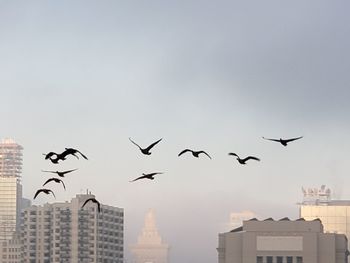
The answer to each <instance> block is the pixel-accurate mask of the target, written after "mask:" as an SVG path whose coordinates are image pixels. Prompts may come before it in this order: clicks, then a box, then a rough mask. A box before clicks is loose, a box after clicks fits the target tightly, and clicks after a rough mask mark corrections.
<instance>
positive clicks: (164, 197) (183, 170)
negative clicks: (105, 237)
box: [0, 0, 350, 263]
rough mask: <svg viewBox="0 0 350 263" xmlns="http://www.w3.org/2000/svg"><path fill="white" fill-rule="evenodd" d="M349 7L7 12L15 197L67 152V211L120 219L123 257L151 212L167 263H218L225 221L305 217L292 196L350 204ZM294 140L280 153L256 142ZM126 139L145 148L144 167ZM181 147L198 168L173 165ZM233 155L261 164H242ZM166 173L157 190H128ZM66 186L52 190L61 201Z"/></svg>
mask: <svg viewBox="0 0 350 263" xmlns="http://www.w3.org/2000/svg"><path fill="white" fill-rule="evenodd" d="M349 8H350V3H349V2H347V1H333V2H329V1H307V2H305V1H293V2H281V1H250V2H247V1H215V2H213V1H192V0H187V1H176V2H164V1H74V2H71V1H45V2H44V1H30V2H29V1H27V2H22V1H0V35H1V41H0V72H1V74H0V87H1V93H0V111H1V129H0V138H8V137H10V138H13V139H14V140H16V142H18V143H19V144H21V145H22V146H23V147H24V151H23V174H22V184H23V195H24V197H27V198H30V199H31V200H33V197H34V193H35V191H36V190H37V189H38V188H39V187H41V185H42V183H43V180H44V179H48V178H49V175H47V174H44V173H42V172H41V170H43V169H44V170H48V169H55V170H56V169H57V166H55V165H54V164H51V163H50V162H48V161H45V160H44V158H43V155H42V153H46V152H49V151H58V152H59V151H62V150H63V149H64V148H65V147H74V148H77V149H79V150H81V151H82V152H83V153H84V154H86V155H87V156H88V157H89V160H88V161H85V160H79V161H78V162H77V161H76V160H74V159H68V160H67V161H66V162H64V163H62V164H61V165H60V168H62V169H74V168H78V170H77V171H76V172H75V173H74V174H73V173H72V174H70V175H67V176H66V181H65V183H66V186H67V191H65V192H64V191H56V192H55V194H56V197H57V199H54V198H53V197H50V196H39V197H38V198H37V199H35V200H34V201H33V204H43V203H45V202H55V201H66V200H70V199H71V198H72V197H73V196H75V195H76V194H77V193H85V192H86V190H87V189H88V190H89V191H91V192H92V193H93V194H95V195H96V197H97V198H98V199H99V200H100V201H101V202H103V203H105V204H110V205H113V206H117V207H122V208H124V212H125V248H124V249H125V254H126V259H128V258H129V257H130V255H129V251H128V250H129V248H128V246H129V245H130V244H133V243H135V242H136V239H137V236H138V234H139V232H140V231H141V228H142V225H143V220H144V215H145V213H146V212H147V211H148V209H149V208H153V209H154V210H155V211H156V215H157V225H158V229H159V232H160V233H161V236H162V237H163V239H164V240H166V242H167V243H168V244H170V246H171V252H170V257H171V262H173V263H192V262H202V263H212V262H217V251H216V247H217V242H218V233H219V232H226V231H229V230H230V227H229V224H228V223H229V215H230V213H231V212H239V211H243V210H250V211H253V212H254V213H256V214H258V215H259V216H261V218H262V219H263V218H265V217H274V218H276V219H279V218H282V217H286V216H288V217H290V218H293V219H295V218H298V206H297V202H299V201H301V199H302V192H301V187H302V186H304V187H319V186H320V185H323V184H324V185H327V187H329V188H331V189H332V191H333V195H334V197H337V198H347V199H349V198H350V191H349V189H348V188H347V187H346V185H347V184H348V183H349V179H348V176H347V175H348V169H347V168H348V167H347V157H348V156H349V149H350V143H349V140H348V135H349V131H350V127H349V126H350V104H349V102H348V100H349V98H350V89H349V87H348V86H349V83H350V75H349V74H348V72H349V69H350V57H349V56H350V55H349V54H350V53H349V52H348V49H349V48H348V47H349V46H350V43H349V42H350V41H349V40H350V18H349V16H348V10H349ZM262 136H265V137H268V138H292V137H298V136H303V138H302V139H301V140H298V141H295V142H293V143H291V144H290V145H288V147H284V146H282V145H280V144H278V143H274V142H269V141H266V140H263V139H262ZM129 137H131V138H132V139H133V140H135V141H137V142H138V143H139V144H140V145H142V146H146V145H149V144H151V143H152V142H154V141H156V140H158V139H160V138H163V140H162V141H161V142H160V143H159V144H158V145H157V146H156V147H155V148H154V149H153V150H152V155H150V156H144V155H142V154H141V153H140V151H139V150H138V149H137V147H135V145H133V144H132V143H131V142H130V141H129ZM186 148H190V149H201V150H205V151H206V152H208V153H209V154H210V156H211V157H212V160H210V159H208V158H207V157H205V156H201V157H200V158H198V159H197V158H193V157H192V156H191V155H190V154H188V155H183V156H181V157H178V156H177V155H178V154H179V153H180V152H181V151H182V150H183V149H186ZM228 152H236V153H238V154H240V155H242V156H248V155H253V156H257V157H259V158H260V159H261V161H260V162H253V161H252V162H248V163H247V165H240V164H239V163H238V162H237V161H236V160H235V158H233V157H232V156H228ZM149 172H163V173H164V174H161V175H158V176H157V177H156V178H155V180H153V181H137V182H133V183H130V182H129V181H130V180H132V179H134V178H136V177H138V176H141V174H142V173H149ZM61 188H62V186H61V185H57V186H53V189H60V190H61Z"/></svg>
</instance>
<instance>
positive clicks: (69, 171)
mask: <svg viewBox="0 0 350 263" xmlns="http://www.w3.org/2000/svg"><path fill="white" fill-rule="evenodd" d="M76 170H78V168H77V169H73V170H68V171H64V172H61V173H62V174H67V173H71V172H74V171H76Z"/></svg>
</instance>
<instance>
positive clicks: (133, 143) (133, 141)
mask: <svg viewBox="0 0 350 263" xmlns="http://www.w3.org/2000/svg"><path fill="white" fill-rule="evenodd" d="M129 141H131V142H132V143H133V144H135V145H136V146H137V147H139V149H142V148H141V147H140V145H138V144H137V143H136V142H134V141H133V140H131V138H129Z"/></svg>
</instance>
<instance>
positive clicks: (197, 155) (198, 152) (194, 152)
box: [178, 149, 211, 159]
mask: <svg viewBox="0 0 350 263" xmlns="http://www.w3.org/2000/svg"><path fill="white" fill-rule="evenodd" d="M186 152H191V153H192V155H193V156H194V157H197V158H198V157H199V154H201V153H204V154H205V155H206V156H208V157H209V158H210V159H211V157H210V155H209V154H207V153H206V152H205V151H193V150H190V149H185V150H183V151H182V152H180V153H179V154H178V156H181V155H182V154H184V153H186Z"/></svg>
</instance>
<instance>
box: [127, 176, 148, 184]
mask: <svg viewBox="0 0 350 263" xmlns="http://www.w3.org/2000/svg"><path fill="white" fill-rule="evenodd" d="M148 177H150V175H149V174H145V175H142V176H140V177H137V178H136V179H134V180H132V181H129V182H130V183H131V182H135V181H137V180H140V179H144V178H148Z"/></svg>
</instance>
